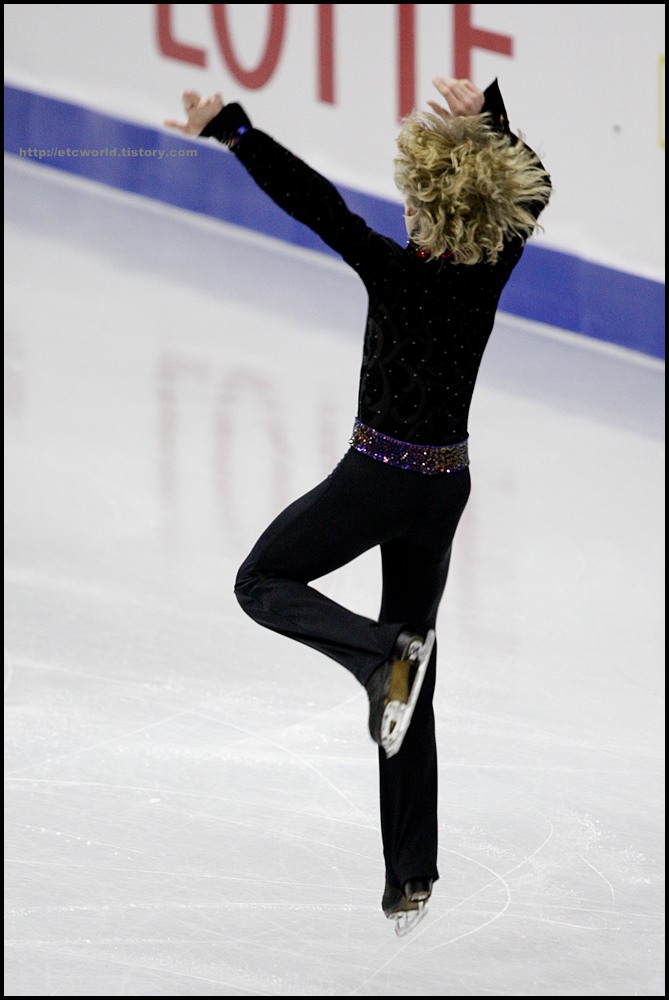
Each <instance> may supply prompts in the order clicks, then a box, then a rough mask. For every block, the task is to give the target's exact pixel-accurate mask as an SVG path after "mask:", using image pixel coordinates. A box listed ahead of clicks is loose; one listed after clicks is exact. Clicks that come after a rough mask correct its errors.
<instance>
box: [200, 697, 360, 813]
mask: <svg viewBox="0 0 669 1000" xmlns="http://www.w3.org/2000/svg"><path fill="white" fill-rule="evenodd" d="M344 704H345V703H344ZM191 714H197V715H198V716H199V717H200V718H201V719H207V721H208V722H215V723H217V724H218V725H223V726H229V728H230V729H234V730H236V731H237V732H238V733H241V734H242V735H243V736H246V737H250V738H251V739H255V740H260V741H261V742H262V743H266V744H267V745H268V746H271V747H273V748H274V749H275V750H280V751H281V752H282V753H285V754H287V755H288V756H289V757H292V758H293V759H294V760H297V761H299V762H300V764H302V766H303V767H305V768H307V769H308V770H310V771H313V772H314V774H315V775H317V777H318V778H319V779H320V780H321V781H322V782H324V784H326V785H327V786H328V787H329V788H331V789H332V791H333V792H334V793H335V794H336V795H337V796H339V798H340V799H341V800H342V801H343V802H345V803H346V804H347V806H349V808H350V809H352V810H353V812H354V813H357V814H358V815H359V816H362V817H364V818H365V819H366V818H367V816H366V813H365V812H364V811H363V810H362V809H360V808H359V807H358V806H356V805H355V803H354V802H351V800H350V799H349V798H348V796H346V795H344V793H343V792H342V790H341V789H340V788H338V787H337V786H336V785H335V784H334V782H333V781H330V779H329V778H328V777H327V776H326V775H325V774H323V772H322V771H321V770H320V769H319V768H317V767H316V765H315V764H312V763H311V761H308V760H306V759H305V758H304V757H303V756H302V755H301V754H299V753H296V752H295V751H294V750H289V748H288V747H287V746H285V745H284V744H283V743H279V742H278V741H277V740H273V739H271V738H270V737H269V736H265V735H264V734H263V733H254V732H253V730H251V729H245V728H244V727H243V726H238V725H236V724H235V723H234V722H228V721H227V720H225V719H219V718H217V717H216V716H214V715H207V714H205V713H204V712H197V713H195V712H192V713H191Z"/></svg>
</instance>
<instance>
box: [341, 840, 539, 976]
mask: <svg viewBox="0 0 669 1000" xmlns="http://www.w3.org/2000/svg"><path fill="white" fill-rule="evenodd" d="M547 822H548V823H549V827H550V829H549V832H548V835H547V836H546V838H545V839H544V840H543V841H542V843H541V844H539V846H538V847H536V848H535V849H534V851H532V852H531V853H530V854H528V855H526V856H525V857H524V858H523V859H522V860H521V861H519V862H518V863H517V864H515V865H513V867H511V868H509V870H508V871H506V872H504V874H503V875H500V874H499V873H498V872H496V871H494V870H493V869H492V868H490V867H489V866H488V865H485V864H483V862H482V861H478V860H477V859H476V858H471V857H468V856H467V855H466V854H461V853H460V852H459V851H453V850H450V849H446V852H447V853H448V854H453V855H455V856H456V857H460V858H463V860H465V861H467V862H470V863H472V864H474V865H477V866H478V867H479V868H483V869H484V871H487V872H489V873H490V874H491V875H492V876H493V878H492V880H491V881H489V882H487V883H486V884H485V885H483V886H481V887H480V888H479V889H477V890H476V891H475V892H472V893H470V895H469V896H466V897H465V898H464V899H461V900H460V901H459V902H458V903H455V904H454V905H453V906H451V907H449V909H448V910H446V912H445V913H442V914H440V915H439V916H438V917H437V918H436V919H435V920H432V921H430V922H429V923H428V924H427V925H425V924H422V925H421V926H420V927H419V928H417V929H416V930H415V931H414V932H412V934H410V935H408V936H407V940H406V943H405V944H403V945H402V946H401V947H400V948H399V949H398V950H397V952H396V953H395V954H394V955H393V956H392V957H391V958H389V959H388V960H387V961H386V962H383V964H382V965H380V966H379V967H378V968H377V969H375V970H374V972H372V973H371V974H370V975H369V976H367V978H366V979H364V980H363V981H362V982H361V983H359V984H358V986H357V987H356V988H355V989H354V990H352V991H351V992H350V993H348V994H347V996H355V995H356V994H357V992H358V991H359V990H361V989H362V988H363V987H364V986H366V985H367V983H369V982H371V981H372V980H373V979H374V978H375V977H376V976H378V975H379V973H380V972H382V971H383V970H384V969H386V968H387V967H388V966H389V965H391V964H392V963H393V962H395V961H396V960H397V959H398V958H400V957H401V955H402V954H403V952H404V951H405V950H406V949H407V948H409V947H411V946H412V945H414V944H415V943H416V942H417V941H419V940H420V939H421V938H422V937H424V936H425V935H426V934H428V933H431V934H433V933H434V931H435V929H436V927H437V925H438V924H439V923H440V922H441V921H442V920H444V919H445V917H447V916H448V915H449V914H451V913H454V912H455V911H456V910H458V909H459V908H460V907H461V906H463V905H464V904H465V903H468V902H470V901H471V900H472V899H475V898H476V897H477V896H479V895H480V894H481V893H482V892H485V891H486V890H487V889H489V888H490V887H491V886H493V885H495V883H497V882H499V883H500V884H501V885H502V887H503V889H504V892H505V894H506V900H505V902H504V905H503V906H502V907H501V909H500V910H499V911H498V912H497V913H495V914H493V916H492V917H489V918H488V919H487V920H485V921H484V922H483V923H481V924H479V925H478V926H477V927H473V928H471V930H468V931H465V932H464V933H463V934H457V935H455V937H452V938H448V939H447V940H446V941H440V942H439V943H437V944H434V945H432V946H431V947H430V950H431V951H436V950H437V949H439V948H444V947H447V946H448V945H451V944H455V942H456V941H462V940H463V939H464V938H467V937H471V936H472V935H473V934H478V933H479V931H482V930H484V929H485V928H486V927H489V926H490V924H493V923H495V921H497V920H499V919H500V917H502V916H504V914H505V913H506V911H507V910H508V908H509V905H510V903H511V895H512V892H511V887H510V885H509V884H508V882H507V881H506V879H507V877H508V876H509V875H511V874H512V873H513V872H515V871H517V870H518V869H519V868H522V866H523V865H525V864H527V863H528V862H529V861H531V860H532V858H534V857H536V855H537V854H539V853H540V852H541V851H542V850H543V849H544V848H545V847H546V845H547V844H548V843H549V842H550V841H551V840H552V838H553V833H554V828H553V824H552V823H550V821H547ZM437 884H438V883H437ZM428 916H429V914H428Z"/></svg>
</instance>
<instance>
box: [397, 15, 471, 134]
mask: <svg viewBox="0 0 669 1000" xmlns="http://www.w3.org/2000/svg"><path fill="white" fill-rule="evenodd" d="M456 6H457V4H456ZM397 68H398V81H397V117H398V118H399V119H402V118H405V117H406V116H407V115H408V114H410V113H411V111H412V110H413V107H414V104H415V101H416V5H415V3H398V5H397Z"/></svg>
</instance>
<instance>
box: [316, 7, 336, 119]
mask: <svg viewBox="0 0 669 1000" xmlns="http://www.w3.org/2000/svg"><path fill="white" fill-rule="evenodd" d="M317 6H318V99H319V101H325V102H326V103H327V104H334V4H333V3H319V4H318V5H317Z"/></svg>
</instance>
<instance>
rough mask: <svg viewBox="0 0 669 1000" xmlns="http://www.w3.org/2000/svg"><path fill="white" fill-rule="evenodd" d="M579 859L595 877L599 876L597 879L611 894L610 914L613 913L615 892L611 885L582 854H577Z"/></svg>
mask: <svg viewBox="0 0 669 1000" xmlns="http://www.w3.org/2000/svg"><path fill="white" fill-rule="evenodd" d="M579 857H580V859H581V861H583V862H584V863H585V864H586V865H587V866H588V868H592V870H593V872H594V873H595V875H599V877H600V878H601V880H602V881H603V882H604V883H605V884H606V885H607V886H608V887H609V891H610V893H611V913H615V910H616V891H615V889H614V888H613V886H612V885H611V883H610V882H609V880H608V879H607V877H606V875H604V874H603V873H602V872H600V870H599V868H595V866H594V865H593V864H592V862H591V861H588V859H587V858H584V857H583V855H582V854H579Z"/></svg>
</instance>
